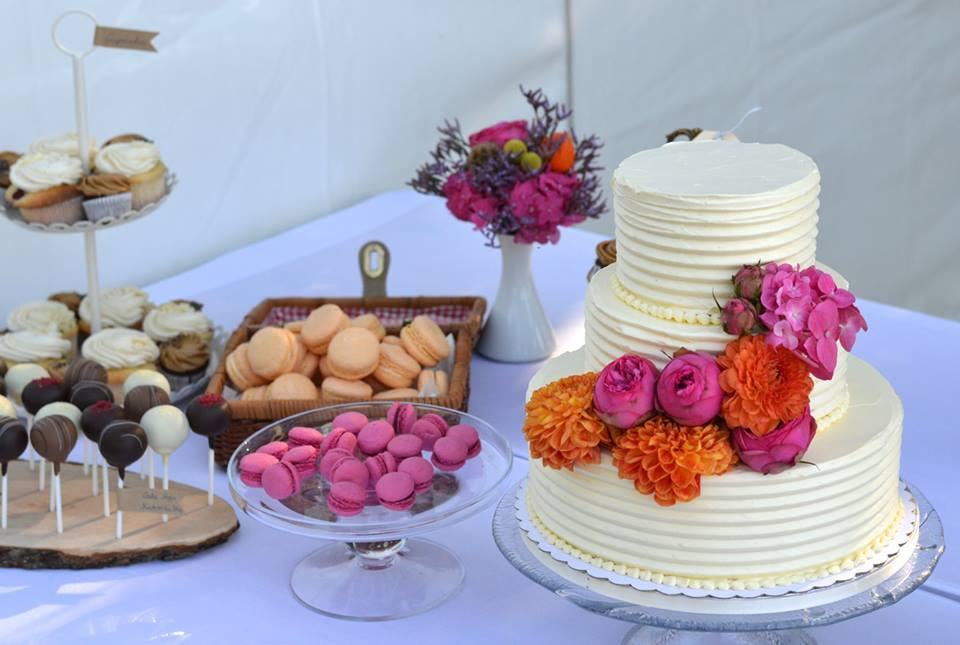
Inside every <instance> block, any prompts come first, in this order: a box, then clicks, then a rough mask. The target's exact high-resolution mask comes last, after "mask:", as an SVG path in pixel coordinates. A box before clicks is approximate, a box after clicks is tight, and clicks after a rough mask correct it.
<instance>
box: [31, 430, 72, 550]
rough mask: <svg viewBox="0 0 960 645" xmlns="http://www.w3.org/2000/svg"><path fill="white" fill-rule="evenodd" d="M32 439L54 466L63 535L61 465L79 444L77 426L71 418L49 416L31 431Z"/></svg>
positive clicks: (54, 480) (54, 483) (52, 487)
mask: <svg viewBox="0 0 960 645" xmlns="http://www.w3.org/2000/svg"><path fill="white" fill-rule="evenodd" d="M30 439H31V441H32V442H33V445H34V446H35V447H36V449H37V452H38V453H40V455H41V456H42V457H43V458H44V459H46V460H47V461H49V462H50V463H51V465H52V466H53V477H52V482H51V489H52V491H53V492H54V505H55V508H56V513H57V533H63V510H62V506H61V503H60V496H59V495H57V494H56V493H57V491H58V490H59V488H60V464H61V463H63V462H64V461H65V460H66V459H67V457H68V456H69V455H70V451H71V450H73V447H74V446H75V445H76V444H77V426H76V424H74V422H73V421H71V420H70V418H69V417H66V416H64V415H60V414H53V415H47V416H44V417H42V418H40V419H38V420H37V422H36V423H35V424H34V425H33V428H32V429H31V430H30Z"/></svg>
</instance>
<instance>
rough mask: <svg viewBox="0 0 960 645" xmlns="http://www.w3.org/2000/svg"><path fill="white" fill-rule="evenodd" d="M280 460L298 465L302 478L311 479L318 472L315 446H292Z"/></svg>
mask: <svg viewBox="0 0 960 645" xmlns="http://www.w3.org/2000/svg"><path fill="white" fill-rule="evenodd" d="M280 461H285V462H287V463H289V464H293V465H294V466H296V468H297V472H299V473H300V479H309V478H311V477H313V476H314V475H316V474H317V449H316V448H314V447H313V446H297V447H296V448H291V449H290V450H288V451H287V454H285V455H284V456H283V459H281V460H280Z"/></svg>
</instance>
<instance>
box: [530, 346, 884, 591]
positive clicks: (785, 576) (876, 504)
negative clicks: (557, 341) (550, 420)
mask: <svg viewBox="0 0 960 645" xmlns="http://www.w3.org/2000/svg"><path fill="white" fill-rule="evenodd" d="M579 354H580V353H579V352H578V353H575V354H565V355H563V356H560V357H558V358H555V359H553V360H551V361H549V362H548V363H547V364H546V365H545V366H544V367H543V369H541V371H540V372H539V373H538V374H537V375H536V376H535V377H534V379H533V380H532V381H531V383H530V390H529V391H528V397H529V394H530V393H532V392H533V391H534V390H535V389H536V388H538V387H541V386H543V385H545V384H547V383H549V382H552V381H555V380H557V379H559V378H562V377H564V376H567V375H569V374H574V373H579V372H581V371H582V368H581V365H582V361H583V358H582V356H580V355H579ZM849 367H850V371H849V374H850V377H849V380H850V393H851V403H850V411H849V412H848V414H847V415H846V417H845V418H844V419H842V420H840V421H838V422H837V423H836V425H835V426H834V428H833V429H832V430H831V431H830V432H826V433H819V434H818V435H817V436H816V437H815V438H814V440H813V443H812V444H811V446H810V448H809V450H808V451H807V453H806V454H805V455H804V458H803V461H804V462H806V463H802V464H798V465H797V466H795V467H793V468H790V469H788V470H786V471H784V472H781V473H779V474H777V475H766V476H765V475H761V474H760V473H756V472H753V471H751V470H749V469H747V468H746V467H744V466H738V467H736V468H735V469H734V470H732V471H730V472H728V473H726V474H724V475H721V476H712V477H703V478H702V479H701V484H700V485H701V495H700V496H699V497H698V498H696V499H694V500H693V501H691V502H686V503H678V504H676V505H674V506H669V507H663V506H658V505H657V504H656V503H655V502H654V500H653V497H652V496H650V495H643V494H641V493H639V492H637V491H636V490H635V489H634V487H633V483H632V482H630V481H628V480H623V479H620V478H619V476H618V473H617V470H616V468H615V467H614V466H613V463H612V460H611V456H610V454H609V453H608V452H605V453H604V455H603V457H602V459H601V462H600V463H599V464H595V465H587V466H576V467H574V468H573V470H553V469H551V468H547V467H545V466H543V464H542V463H541V462H540V461H539V460H535V461H534V460H531V464H530V480H529V484H528V498H527V499H528V501H529V503H530V506H531V509H532V510H533V511H534V512H535V513H536V516H537V517H538V518H539V520H540V521H541V522H542V523H543V525H544V526H545V528H546V529H548V530H549V531H550V532H552V533H553V534H555V535H556V536H559V537H560V538H562V540H563V541H564V542H565V543H566V544H568V545H570V546H571V548H575V549H576V550H578V551H579V552H582V553H584V554H587V555H589V556H593V557H597V558H599V559H601V560H602V561H603V562H609V563H611V564H612V563H615V564H616V565H617V566H622V567H624V568H625V571H626V572H627V574H628V575H634V572H636V575H637V576H640V575H641V574H642V573H643V572H648V573H649V572H658V573H659V574H662V575H670V576H676V577H678V579H694V580H697V581H707V582H708V583H709V582H710V581H717V580H724V581H726V582H725V584H730V583H731V581H732V583H733V584H738V585H743V586H746V587H750V586H757V585H759V586H768V585H773V584H782V583H783V582H785V581H790V580H793V581H796V580H799V579H804V578H811V577H817V574H818V573H821V572H822V571H823V570H824V567H833V568H835V569H836V570H839V569H840V568H845V567H847V566H848V563H849V565H850V566H852V565H853V563H854V562H855V561H856V559H857V555H856V554H858V553H862V552H865V550H869V549H870V548H872V545H875V544H877V543H878V541H882V540H883V539H885V536H886V535H888V534H889V531H890V527H891V526H892V525H893V524H894V523H895V522H896V521H897V518H898V514H899V513H900V512H901V510H900V503H899V494H898V482H899V471H900V440H901V434H902V421H903V409H902V406H901V404H900V400H899V399H898V398H897V395H896V393H895V392H894V391H893V388H892V387H891V386H890V384H889V383H887V381H886V380H884V379H883V377H882V376H880V374H879V373H878V372H877V371H876V370H874V369H873V368H872V367H870V366H869V365H868V364H867V363H865V362H863V361H861V360H859V359H856V358H854V357H851V358H850V366H849Z"/></svg>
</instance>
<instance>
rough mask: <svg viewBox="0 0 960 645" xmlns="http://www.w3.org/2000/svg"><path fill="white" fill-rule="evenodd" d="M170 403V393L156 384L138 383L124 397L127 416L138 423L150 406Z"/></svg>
mask: <svg viewBox="0 0 960 645" xmlns="http://www.w3.org/2000/svg"><path fill="white" fill-rule="evenodd" d="M169 404H170V395H169V394H167V393H166V392H165V391H163V390H162V389H160V388H159V387H157V386H156V385H138V386H137V387H135V388H133V389H132V390H130V391H129V392H127V396H125V397H124V398H123V409H124V410H126V411H127V418H128V419H130V420H131V421H135V422H137V423H139V422H140V419H142V418H143V415H144V414H146V413H147V410H149V409H150V408H155V407H157V406H158V405H169Z"/></svg>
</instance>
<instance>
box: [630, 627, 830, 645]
mask: <svg viewBox="0 0 960 645" xmlns="http://www.w3.org/2000/svg"><path fill="white" fill-rule="evenodd" d="M668 643H669V644H670V645H721V644H723V643H729V644H730V645H753V644H756V645H816V643H817V639H815V638H813V637H812V636H810V634H808V633H807V632H805V631H802V630H792V631H790V630H785V631H774V632H725V633H717V632H688V631H681V630H678V629H664V628H661V627H650V626H647V625H638V626H636V627H634V628H633V629H631V630H630V631H629V632H627V635H626V636H624V638H623V641H622V645H660V644H663V645H666V644H668Z"/></svg>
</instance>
